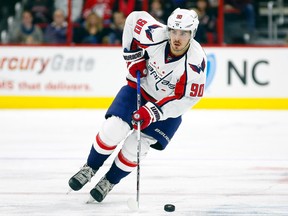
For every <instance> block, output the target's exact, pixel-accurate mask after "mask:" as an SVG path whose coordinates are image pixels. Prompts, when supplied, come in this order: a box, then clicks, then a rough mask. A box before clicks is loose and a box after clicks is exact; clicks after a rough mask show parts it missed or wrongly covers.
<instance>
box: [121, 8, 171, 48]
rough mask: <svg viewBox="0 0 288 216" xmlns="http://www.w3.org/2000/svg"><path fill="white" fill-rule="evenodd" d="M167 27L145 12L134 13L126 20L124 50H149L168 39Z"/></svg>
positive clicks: (123, 38)
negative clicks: (150, 47) (148, 48)
mask: <svg viewBox="0 0 288 216" xmlns="http://www.w3.org/2000/svg"><path fill="white" fill-rule="evenodd" d="M166 31H167V27H166V25H163V24H162V23H160V22H158V21H156V20H155V19H154V18H153V17H152V16H151V15H150V14H148V13H147V12H145V11H135V12H132V13H131V14H130V15H129V16H128V17H127V19H126V22H125V26H124V31H123V36H122V41H123V42H122V47H123V50H128V51H130V50H136V49H137V48H147V47H149V46H150V45H153V44H157V43H159V42H161V41H163V40H166V39H167V35H166V33H165V32H166Z"/></svg>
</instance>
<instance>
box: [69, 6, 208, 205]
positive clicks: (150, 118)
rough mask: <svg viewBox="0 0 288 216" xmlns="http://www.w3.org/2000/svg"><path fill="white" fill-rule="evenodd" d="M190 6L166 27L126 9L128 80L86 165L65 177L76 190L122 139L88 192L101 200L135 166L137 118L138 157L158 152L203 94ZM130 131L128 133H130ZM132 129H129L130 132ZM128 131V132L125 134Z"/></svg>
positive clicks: (203, 69)
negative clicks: (110, 161)
mask: <svg viewBox="0 0 288 216" xmlns="http://www.w3.org/2000/svg"><path fill="white" fill-rule="evenodd" d="M198 23H199V21H198V16H197V13H196V12H195V11H193V10H186V9H180V8H178V9H176V10H175V11H174V12H173V13H172V14H171V15H170V16H169V18H168V22H167V26H166V25H163V24H161V23H159V22H157V21H156V20H155V19H154V18H153V17H152V16H151V15H149V14H148V13H146V12H143V11H142V12H133V13H131V14H130V15H129V16H128V17H127V19H126V23H125V27H124V32H123V43H122V46H123V50H124V52H123V55H124V59H125V60H126V61H127V68H128V70H129V74H128V75H127V81H128V84H127V85H125V86H124V87H122V88H121V89H120V91H119V92H118V94H117V96H116V97H115V99H114V101H113V103H112V104H111V106H110V107H109V109H108V111H107V113H106V115H105V118H106V120H105V122H104V123H103V125H102V128H101V129H100V131H99V133H98V134H97V135H96V139H95V141H94V143H93V145H92V148H91V151H90V154H89V156H88V159H87V163H86V164H85V165H84V166H83V167H82V168H81V169H80V171H79V172H77V173H76V174H75V175H74V176H72V177H71V179H70V180H69V185H70V187H71V188H72V189H73V190H75V191H77V190H80V189H81V188H82V187H83V186H84V185H85V184H86V183H87V182H89V181H90V180H91V178H92V177H93V176H94V175H95V173H96V172H97V170H98V169H99V168H100V167H101V166H102V165H103V163H104V161H105V160H106V159H107V158H108V157H109V155H111V154H112V152H113V151H114V149H115V148H116V146H117V145H118V144H119V143H120V142H121V141H123V140H124V142H123V146H122V148H121V150H120V151H119V153H118V155H117V156H116V158H115V160H114V162H113V164H112V166H111V168H110V169H109V171H108V172H107V173H106V174H105V175H104V177H103V178H102V179H101V180H100V181H99V182H98V184H96V186H95V187H94V188H93V189H92V190H91V191H90V194H91V196H92V197H93V198H94V199H95V200H96V201H98V202H101V201H102V200H103V199H104V198H105V197H106V195H107V194H108V193H109V191H111V190H112V188H113V186H114V185H116V184H118V183H119V182H120V180H121V179H122V178H124V177H125V176H127V175H128V174H129V173H131V172H132V170H133V169H134V168H135V167H136V166H137V132H136V130H134V129H137V122H139V121H140V123H141V155H140V159H141V160H142V159H143V158H144V157H145V156H146V154H147V152H148V150H149V149H150V147H151V148H154V149H157V150H163V149H165V147H166V146H167V144H168V143H169V141H170V140H171V138H172V137H173V135H174V133H175V132H176V131H177V129H178V127H179V125H180V124H181V116H182V114H184V113H185V112H186V111H187V110H189V109H191V107H192V106H193V105H195V104H196V103H197V102H198V101H199V99H200V98H201V97H202V96H203V92H204V85H205V78H206V64H207V63H206V62H207V59H206V55H205V53H204V51H203V49H202V47H201V46H200V45H199V43H198V42H196V41H195V40H194V39H193V38H194V36H195V34H196V31H197V27H198ZM137 71H140V73H141V97H142V98H141V100H142V106H141V107H140V109H139V110H137V107H136V105H137V103H136V100H137V98H136V97H137V96H136V95H137V91H136V80H137V79H136V73H137ZM131 130H132V132H131ZM130 132H131V133H130ZM128 134H129V135H128Z"/></svg>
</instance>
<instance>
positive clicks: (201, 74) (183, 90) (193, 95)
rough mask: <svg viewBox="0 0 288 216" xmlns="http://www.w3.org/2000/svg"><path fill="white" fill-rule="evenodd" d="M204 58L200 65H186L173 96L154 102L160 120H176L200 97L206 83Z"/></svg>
mask: <svg viewBox="0 0 288 216" xmlns="http://www.w3.org/2000/svg"><path fill="white" fill-rule="evenodd" d="M206 61H207V60H206V58H203V61H202V63H201V65H200V66H199V67H198V66H195V65H194V66H195V68H193V66H192V65H187V67H186V71H185V72H184V73H183V74H182V76H181V77H180V79H179V81H178V82H177V83H176V87H175V91H174V92H173V94H171V95H169V96H168V97H165V98H163V99H161V100H159V101H157V102H156V105H157V106H158V107H159V108H160V109H161V110H162V117H161V119H160V120H165V119H167V118H176V117H178V116H180V115H182V114H184V113H185V112H186V111H188V110H189V109H191V108H192V107H193V106H194V105H195V104H196V103H197V102H198V101H199V100H200V99H201V98H202V97H203V94H204V89H205V81H206V65H207V64H206Z"/></svg>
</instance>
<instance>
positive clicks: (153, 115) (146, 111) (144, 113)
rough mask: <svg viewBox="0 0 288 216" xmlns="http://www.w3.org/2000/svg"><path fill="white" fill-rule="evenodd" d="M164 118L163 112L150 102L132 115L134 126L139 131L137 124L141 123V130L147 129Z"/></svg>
mask: <svg viewBox="0 0 288 216" xmlns="http://www.w3.org/2000/svg"><path fill="white" fill-rule="evenodd" d="M161 117H162V110H161V109H160V107H158V106H156V105H155V104H153V103H151V102H148V103H146V104H145V105H144V106H141V107H140V108H139V110H137V111H135V112H134V113H133V115H132V125H133V128H134V129H137V128H138V127H137V122H139V121H140V129H141V130H143V129H145V128H147V127H148V126H149V125H150V124H151V123H152V122H156V121H158V120H159V119H160V118H161Z"/></svg>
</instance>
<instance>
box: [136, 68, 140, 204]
mask: <svg viewBox="0 0 288 216" xmlns="http://www.w3.org/2000/svg"><path fill="white" fill-rule="evenodd" d="M140 106H141V87H140V71H137V110H139V108H140ZM140 153H141V129H140V122H137V197H136V200H137V204H138V208H139V201H140Z"/></svg>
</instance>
